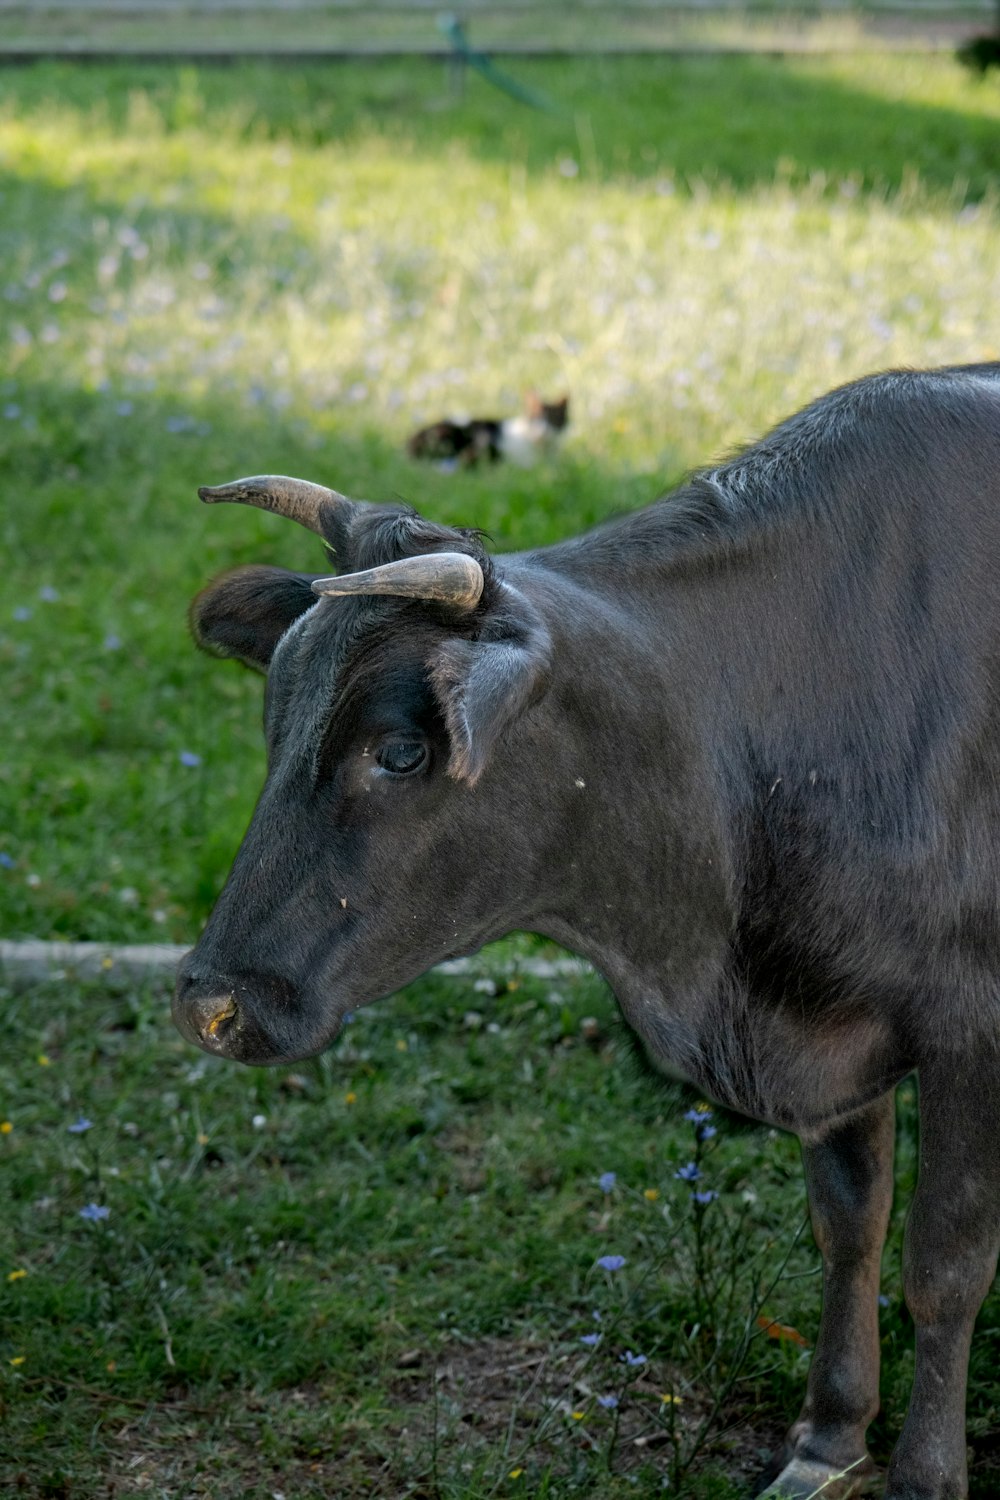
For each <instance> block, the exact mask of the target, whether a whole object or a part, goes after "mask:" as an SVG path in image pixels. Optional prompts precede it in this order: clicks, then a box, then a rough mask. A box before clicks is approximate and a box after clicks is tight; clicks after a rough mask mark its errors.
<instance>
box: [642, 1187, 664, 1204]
mask: <svg viewBox="0 0 1000 1500" xmlns="http://www.w3.org/2000/svg"><path fill="white" fill-rule="evenodd" d="M642 1196H643V1197H644V1198H648V1199H649V1201H650V1203H655V1202H656V1200H657V1198H658V1197H659V1196H660V1190H659V1188H646V1189H645V1191H644V1192H643V1195H642Z"/></svg>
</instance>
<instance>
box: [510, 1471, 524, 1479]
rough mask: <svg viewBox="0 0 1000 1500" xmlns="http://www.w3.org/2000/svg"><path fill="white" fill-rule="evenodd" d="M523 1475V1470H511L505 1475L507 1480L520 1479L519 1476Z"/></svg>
mask: <svg viewBox="0 0 1000 1500" xmlns="http://www.w3.org/2000/svg"><path fill="white" fill-rule="evenodd" d="M523 1473H524V1470H523V1469H511V1471H510V1473H509V1474H508V1475H507V1478H508V1479H520V1477H521V1475H522V1474H523Z"/></svg>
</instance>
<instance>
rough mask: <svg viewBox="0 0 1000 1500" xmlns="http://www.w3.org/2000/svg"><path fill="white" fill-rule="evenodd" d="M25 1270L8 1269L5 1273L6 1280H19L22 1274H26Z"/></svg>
mask: <svg viewBox="0 0 1000 1500" xmlns="http://www.w3.org/2000/svg"><path fill="white" fill-rule="evenodd" d="M27 1274H28V1273H27V1271H10V1272H8V1275H7V1280H8V1281H20V1280H21V1277H22V1276H27Z"/></svg>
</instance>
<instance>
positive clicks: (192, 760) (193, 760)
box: [179, 750, 201, 769]
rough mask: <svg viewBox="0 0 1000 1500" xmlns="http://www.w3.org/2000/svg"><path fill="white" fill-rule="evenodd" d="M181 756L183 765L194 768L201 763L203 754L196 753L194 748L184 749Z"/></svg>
mask: <svg viewBox="0 0 1000 1500" xmlns="http://www.w3.org/2000/svg"><path fill="white" fill-rule="evenodd" d="M179 758H180V763H181V765H182V766H190V767H191V768H192V769H193V768H194V767H195V766H200V765H201V756H200V755H195V753H194V751H193V750H182V751H181V753H180V757H179Z"/></svg>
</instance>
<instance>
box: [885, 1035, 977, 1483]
mask: <svg viewBox="0 0 1000 1500" xmlns="http://www.w3.org/2000/svg"><path fill="white" fill-rule="evenodd" d="M985 1051H986V1048H985V1046H984V1047H983V1053H985ZM987 1061H988V1060H987V1059H986V1058H985V1057H984V1056H982V1055H980V1056H979V1057H978V1058H975V1059H973V1058H969V1057H965V1058H960V1059H959V1058H956V1060H955V1063H954V1065H953V1066H951V1067H946V1066H943V1065H942V1064H941V1062H940V1061H938V1063H937V1064H936V1065H935V1067H934V1069H933V1070H925V1069H921V1070H920V1174H919V1178H918V1181H917V1190H916V1193H915V1194H914V1197H913V1206H912V1208H911V1210H910V1217H909V1219H908V1221H907V1225H906V1237H905V1241H904V1248H903V1282H904V1288H905V1291H906V1302H907V1306H908V1307H909V1309H910V1312H911V1313H912V1314H913V1322H914V1324H915V1326H916V1365H915V1369H914V1376H913V1391H912V1394H911V1396H910V1407H909V1411H908V1413H907V1417H906V1422H905V1425H904V1427H903V1431H902V1434H901V1436H900V1439H899V1442H898V1443H897V1445H896V1448H895V1451H894V1453H893V1455H892V1460H891V1462H890V1464H889V1474H888V1480H887V1484H886V1500H960V1497H962V1496H964V1495H966V1494H968V1475H967V1472H966V1452H965V1386H966V1377H967V1374H968V1363H969V1346H970V1344H971V1342H972V1328H973V1324H974V1323H975V1320H976V1314H977V1312H978V1311H979V1307H980V1304H981V1303H982V1301H983V1298H984V1297H985V1296H986V1293H987V1292H988V1291H989V1288H990V1283H991V1282H992V1280H993V1276H994V1273H995V1271H996V1263H997V1249H998V1244H1000V1090H998V1089H997V1088H996V1086H995V1085H993V1086H991V1078H990V1072H989V1069H988V1067H984V1063H985V1062H987ZM993 1066H994V1067H995V1066H996V1064H995V1063H994V1064H993ZM994 1076H995V1074H994Z"/></svg>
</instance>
